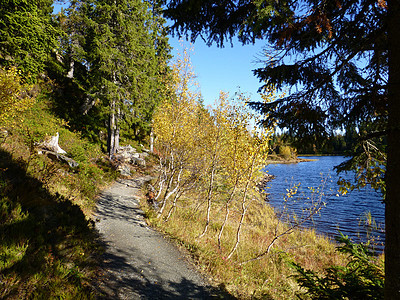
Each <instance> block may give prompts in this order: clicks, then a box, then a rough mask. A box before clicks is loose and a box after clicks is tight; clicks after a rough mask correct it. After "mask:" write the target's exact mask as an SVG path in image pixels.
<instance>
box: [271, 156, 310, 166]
mask: <svg viewBox="0 0 400 300" xmlns="http://www.w3.org/2000/svg"><path fill="white" fill-rule="evenodd" d="M316 160H318V159H315V158H313V159H310V158H298V157H295V158H290V159H284V158H282V157H279V156H273V157H271V156H268V158H267V160H266V161H265V163H266V164H268V165H269V164H297V163H301V162H310V161H316Z"/></svg>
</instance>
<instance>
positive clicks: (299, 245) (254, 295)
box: [145, 194, 348, 299]
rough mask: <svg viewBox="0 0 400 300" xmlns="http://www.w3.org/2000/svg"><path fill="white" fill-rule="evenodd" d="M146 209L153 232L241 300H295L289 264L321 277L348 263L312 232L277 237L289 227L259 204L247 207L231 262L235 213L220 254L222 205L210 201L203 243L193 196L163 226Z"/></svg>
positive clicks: (201, 211) (200, 206)
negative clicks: (170, 241) (209, 218)
mask: <svg viewBox="0 0 400 300" xmlns="http://www.w3.org/2000/svg"><path fill="white" fill-rule="evenodd" d="M195 199H196V200H195ZM145 208H146V211H147V216H148V218H149V222H150V223H151V224H152V225H153V226H155V227H157V228H158V229H159V230H161V231H162V232H164V233H166V234H167V235H169V236H170V237H172V238H173V239H175V240H176V241H177V243H178V244H180V245H181V246H182V247H184V248H186V249H187V250H188V251H189V252H190V253H191V255H192V256H193V257H194V258H195V260H196V261H197V263H198V266H199V268H200V269H201V270H202V271H204V272H205V273H207V274H209V275H210V276H211V277H212V278H213V280H214V282H215V284H219V285H223V286H224V288H226V289H227V290H228V291H229V292H230V293H232V294H233V295H234V296H236V297H238V298H240V299H294V298H296V293H298V292H299V291H300V288H299V286H298V285H297V283H296V282H295V280H294V278H293V277H292V276H293V274H294V273H295V272H294V269H293V268H291V267H290V266H289V263H290V262H294V261H295V262H297V263H299V264H301V265H302V266H303V267H305V268H306V269H311V270H314V271H317V272H322V270H323V269H324V268H327V267H328V266H331V265H342V266H343V265H345V264H346V262H347V261H348V258H347V256H345V255H343V254H339V253H338V252H337V251H336V248H335V244H334V243H332V242H331V241H329V240H328V239H327V238H325V237H323V236H318V235H317V234H316V233H315V231H314V230H310V229H307V230H300V229H294V230H292V231H291V232H290V233H288V234H284V235H282V236H281V237H277V235H279V234H280V233H282V232H284V231H285V230H286V229H287V228H288V227H287V226H288V225H285V224H283V223H282V222H280V220H279V219H278V218H277V216H276V214H275V212H274V210H273V209H272V208H271V207H270V206H269V205H267V204H264V203H263V202H262V201H253V202H252V203H251V204H250V206H249V208H248V210H249V213H248V215H247V216H246V218H245V220H244V222H243V227H242V231H241V235H240V241H241V242H240V244H239V247H238V248H237V250H236V251H235V253H234V255H233V256H232V257H231V258H230V259H227V258H226V255H227V253H228V252H229V249H231V247H232V246H233V244H234V241H235V239H236V234H237V224H238V221H239V218H240V214H239V210H240V209H239V207H235V208H234V209H232V213H231V215H230V219H229V222H228V224H227V225H226V227H225V231H224V235H223V237H222V243H221V244H222V245H223V247H221V248H220V247H219V246H218V243H217V241H216V237H217V236H218V234H219V230H220V228H221V224H222V222H223V218H224V205H223V203H222V202H218V201H215V203H214V207H213V210H212V211H213V215H212V223H211V225H210V230H208V231H207V233H206V235H204V236H202V237H199V235H200V234H201V232H202V230H203V227H204V224H205V222H206V220H205V209H206V207H205V205H204V203H201V200H200V202H199V199H197V197H196V195H194V194H192V195H191V197H190V196H187V197H185V199H184V200H182V201H181V202H180V205H179V207H177V209H176V211H175V212H174V214H172V216H171V217H170V219H169V220H168V221H167V222H165V220H163V219H162V218H157V217H156V214H155V213H154V211H153V210H152V208H151V207H150V206H148V205H145ZM274 239H275V242H274ZM272 242H273V244H272V245H271V243H272ZM270 245H271V246H270ZM268 246H270V250H269V252H268V253H267V254H265V255H263V256H262V257H261V258H260V259H256V260H254V261H250V262H246V261H248V260H250V259H252V258H254V257H257V256H258V255H260V254H262V253H264V252H266V251H267V249H268Z"/></svg>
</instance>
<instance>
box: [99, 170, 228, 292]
mask: <svg viewBox="0 0 400 300" xmlns="http://www.w3.org/2000/svg"><path fill="white" fill-rule="evenodd" d="M146 180H149V178H147V179H146V178H143V177H142V178H139V179H136V180H135V179H133V180H120V181H118V182H116V183H114V184H113V185H112V186H111V187H110V188H108V189H107V190H105V191H104V192H103V193H102V194H101V195H100V199H99V201H98V211H97V219H98V223H97V225H96V227H97V229H98V230H99V232H100V238H101V240H102V241H103V242H104V244H105V254H104V257H103V259H104V261H103V263H102V269H103V270H104V273H105V274H104V279H103V280H102V282H101V283H100V284H99V290H100V292H101V294H102V296H100V297H99V298H101V299H216V298H220V297H218V296H216V295H215V294H213V293H212V288H211V287H210V286H209V285H208V284H207V283H206V281H205V280H204V279H203V278H202V276H200V274H199V273H197V272H196V270H195V269H194V268H193V266H191V265H190V264H189V263H188V262H187V261H186V259H185V257H184V256H183V255H182V254H181V253H180V252H179V251H178V250H177V249H176V248H175V247H174V246H173V245H172V244H171V243H170V242H168V240H167V239H165V238H163V236H162V235H161V234H160V233H158V232H156V231H154V230H152V229H151V228H149V227H148V226H147V225H146V222H145V221H144V217H143V212H142V211H141V210H140V209H139V195H140V187H141V186H142V185H143V183H144V182H145V181H146Z"/></svg>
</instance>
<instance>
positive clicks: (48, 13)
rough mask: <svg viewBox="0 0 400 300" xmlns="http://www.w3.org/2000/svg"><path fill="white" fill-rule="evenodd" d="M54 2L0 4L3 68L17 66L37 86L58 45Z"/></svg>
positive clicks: (7, 0)
mask: <svg viewBox="0 0 400 300" xmlns="http://www.w3.org/2000/svg"><path fill="white" fill-rule="evenodd" d="M52 4H53V1H52V0H37V1H33V0H28V1H22V0H2V1H1V4H0V65H1V66H5V67H10V66H15V67H17V68H18V69H19V70H21V71H22V75H23V76H24V77H25V79H28V80H29V81H31V82H34V81H35V80H36V78H37V76H38V75H39V74H41V73H42V72H44V69H45V66H46V62H47V60H48V58H49V57H50V55H51V53H52V52H53V50H54V49H55V47H56V45H57V39H58V36H59V34H58V31H57V30H56V28H55V26H54V24H53V21H52V11H53V8H52Z"/></svg>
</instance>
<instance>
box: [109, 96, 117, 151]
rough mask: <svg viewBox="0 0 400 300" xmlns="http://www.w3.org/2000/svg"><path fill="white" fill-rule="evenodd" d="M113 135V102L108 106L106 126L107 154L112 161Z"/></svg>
mask: <svg viewBox="0 0 400 300" xmlns="http://www.w3.org/2000/svg"><path fill="white" fill-rule="evenodd" d="M115 135H116V116H115V100H114V99H113V100H112V101H111V104H110V120H109V124H108V137H107V152H108V155H109V156H110V158H111V159H112V158H113V157H114V154H115V150H116V148H115Z"/></svg>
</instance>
